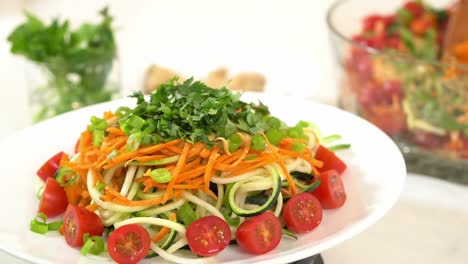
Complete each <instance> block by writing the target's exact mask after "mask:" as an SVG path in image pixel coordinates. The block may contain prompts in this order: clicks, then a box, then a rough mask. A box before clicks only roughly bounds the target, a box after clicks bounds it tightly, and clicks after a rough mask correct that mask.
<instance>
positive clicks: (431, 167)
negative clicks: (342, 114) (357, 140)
mask: <svg viewBox="0 0 468 264" xmlns="http://www.w3.org/2000/svg"><path fill="white" fill-rule="evenodd" d="M442 2H445V3H439V4H440V6H449V5H450V4H451V3H452V1H442ZM402 4H403V2H402V1H391V0H385V1H363V0H345V1H339V2H336V3H335V4H334V5H333V6H332V7H331V8H330V10H329V12H328V16H327V22H328V26H329V29H330V32H331V43H332V45H333V46H334V52H335V55H336V59H337V62H338V64H339V67H338V68H339V78H340V85H339V86H340V87H339V97H338V105H339V106H340V107H342V108H343V109H345V110H348V111H350V112H353V113H355V114H357V115H359V116H361V117H363V118H365V119H367V120H368V121H370V122H371V123H373V124H374V125H376V126H377V127H379V128H380V129H381V130H383V131H384V132H385V133H387V134H388V135H389V136H390V137H391V138H392V139H393V140H394V141H395V142H396V144H397V145H398V146H399V148H400V150H401V151H402V153H403V155H404V157H405V161H406V164H407V168H408V171H410V172H416V173H422V174H425V175H430V176H435V177H439V178H442V179H447V180H450V181H455V182H458V183H463V184H468V120H465V121H464V119H468V74H467V73H468V66H467V65H459V64H453V63H450V64H443V63H441V62H440V61H438V60H425V59H419V58H416V57H412V56H411V55H407V54H403V53H397V52H395V51H393V52H392V51H390V50H383V51H381V50H376V49H374V48H371V47H369V46H366V45H364V44H362V43H358V42H356V41H354V40H353V39H352V36H353V35H354V34H356V33H359V30H360V27H361V24H362V19H363V18H364V17H365V16H367V15H369V14H371V13H372V14H374V13H380V14H391V13H392V12H394V11H395V10H396V8H397V7H399V6H401V5H402ZM449 75H450V76H449ZM369 144H372V142H369ZM376 154H377V155H378V153H376ZM382 169H384V168H382Z"/></svg>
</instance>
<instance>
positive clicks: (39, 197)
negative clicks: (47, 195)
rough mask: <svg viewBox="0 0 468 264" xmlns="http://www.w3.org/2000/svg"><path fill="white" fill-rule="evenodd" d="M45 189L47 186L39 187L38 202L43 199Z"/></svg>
mask: <svg viewBox="0 0 468 264" xmlns="http://www.w3.org/2000/svg"><path fill="white" fill-rule="evenodd" d="M44 188H45V184H43V185H42V186H41V187H39V189H38V190H37V193H36V197H37V199H38V200H40V199H41V198H42V194H43V193H44Z"/></svg>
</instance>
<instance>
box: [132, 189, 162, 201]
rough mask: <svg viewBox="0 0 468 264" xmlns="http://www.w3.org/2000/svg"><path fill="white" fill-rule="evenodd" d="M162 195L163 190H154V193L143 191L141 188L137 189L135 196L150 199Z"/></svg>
mask: <svg viewBox="0 0 468 264" xmlns="http://www.w3.org/2000/svg"><path fill="white" fill-rule="evenodd" d="M163 195H164V191H159V192H154V193H144V192H142V191H141V190H138V191H137V193H136V197H138V198H140V199H142V200H150V199H154V198H158V197H162V196H163Z"/></svg>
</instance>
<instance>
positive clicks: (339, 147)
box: [328, 144, 351, 151]
mask: <svg viewBox="0 0 468 264" xmlns="http://www.w3.org/2000/svg"><path fill="white" fill-rule="evenodd" d="M350 147H351V145H350V144H339V145H334V146H331V147H328V149H329V150H331V151H337V150H342V149H348V148H350Z"/></svg>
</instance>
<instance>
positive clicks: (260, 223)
mask: <svg viewBox="0 0 468 264" xmlns="http://www.w3.org/2000/svg"><path fill="white" fill-rule="evenodd" d="M236 240H237V244H238V245H239V247H241V248H242V249H243V250H245V251H247V252H249V253H253V254H264V253H267V252H270V251H271V250H273V249H275V248H276V247H277V246H278V244H279V243H280V240H281V223H280V221H279V219H278V218H277V217H276V216H275V215H274V214H273V213H272V212H265V213H263V214H261V215H257V216H254V217H251V218H248V219H247V220H245V221H244V222H242V224H240V225H239V227H238V228H237V231H236Z"/></svg>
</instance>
